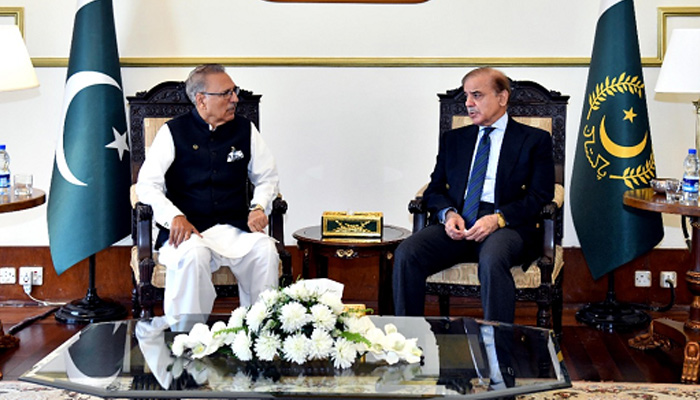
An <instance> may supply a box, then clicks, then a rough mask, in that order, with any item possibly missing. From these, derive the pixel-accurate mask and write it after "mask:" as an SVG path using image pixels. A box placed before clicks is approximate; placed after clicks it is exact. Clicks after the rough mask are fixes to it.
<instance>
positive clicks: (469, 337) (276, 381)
mask: <svg viewBox="0 0 700 400" xmlns="http://www.w3.org/2000/svg"><path fill="white" fill-rule="evenodd" d="M228 317H229V315H212V316H210V317H208V318H204V316H196V317H195V318H193V319H192V321H197V320H198V319H199V320H204V319H208V323H209V324H210V325H211V324H212V323H213V322H215V321H217V320H223V321H225V320H228ZM371 318H372V320H373V322H374V324H375V325H376V326H377V327H379V328H383V327H384V325H385V324H386V323H393V324H394V325H396V327H397V328H398V330H399V332H401V333H402V334H403V335H404V336H406V337H407V338H417V339H418V345H419V346H420V348H421V349H423V360H422V362H420V363H416V364H405V363H399V364H394V365H387V364H386V363H384V362H379V361H376V360H372V359H371V357H370V356H369V355H368V356H366V357H365V358H364V359H362V360H359V361H357V362H356V363H355V365H353V367H351V368H349V369H345V370H337V369H333V368H329V367H325V368H324V367H319V366H318V365H313V364H312V365H306V366H297V367H295V368H287V369H285V368H282V369H279V370H275V371H270V370H269V368H268V369H266V370H264V371H261V370H256V369H255V368H253V367H252V366H251V365H249V364H243V363H240V362H239V363H238V364H236V363H235V362H230V359H226V358H222V357H219V358H209V357H207V358H203V359H200V360H197V361H190V362H182V360H181V359H176V358H175V357H174V356H172V354H171V352H170V350H169V345H170V344H172V340H173V338H174V336H175V335H176V334H178V333H179V332H175V331H174V330H171V329H168V328H162V326H164V324H163V319H162V317H155V318H153V319H142V320H125V321H115V322H101V323H95V324H92V325H89V326H87V327H86V328H84V329H83V330H82V331H81V332H79V333H78V334H76V335H75V336H73V337H72V338H71V339H70V340H68V341H67V342H66V343H64V344H62V345H61V346H59V347H58V348H57V349H56V350H54V351H53V352H52V353H50V354H49V355H48V356H46V357H45V358H44V359H42V360H41V361H40V362H39V363H37V364H36V365H35V366H34V367H32V368H31V369H30V370H29V371H28V372H26V373H25V374H24V375H22V376H21V377H20V380H22V381H26V382H32V383H37V384H41V385H46V386H52V387H57V388H61V389H67V390H72V391H76V392H81V393H85V394H90V395H93V396H99V397H104V398H130V399H131V398H149V399H156V398H157V399H166V398H188V399H189V398H216V399H221V398H275V397H283V398H285V399H301V398H303V399H309V398H319V399H321V398H332V399H370V398H371V399H395V398H409V399H410V398H416V399H417V398H421V399H432V398H446V399H487V398H496V397H507V396H516V395H519V394H526V393H533V392H542V391H548V390H554V389H560V388H567V387H570V386H571V381H570V378H569V374H568V372H567V370H566V367H565V365H564V363H563V360H562V355H561V352H560V350H559V346H558V344H557V342H556V340H555V339H554V335H553V332H552V331H550V330H546V329H541V328H535V327H525V326H519V325H508V324H494V323H489V322H486V321H481V320H477V319H472V318H462V317H452V318H445V317H426V318H422V317H389V316H372V317H371ZM182 330H183V331H189V329H188V328H187V327H184V328H183V329H182Z"/></svg>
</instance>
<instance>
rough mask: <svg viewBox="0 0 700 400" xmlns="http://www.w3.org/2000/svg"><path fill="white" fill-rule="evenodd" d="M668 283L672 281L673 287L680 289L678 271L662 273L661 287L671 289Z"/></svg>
mask: <svg viewBox="0 0 700 400" xmlns="http://www.w3.org/2000/svg"><path fill="white" fill-rule="evenodd" d="M666 281H671V285H673V287H678V275H677V274H676V271H661V276H660V277H659V286H661V287H663V288H667V287H671V285H669V284H668V282H666Z"/></svg>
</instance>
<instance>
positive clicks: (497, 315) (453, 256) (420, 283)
mask: <svg viewBox="0 0 700 400" xmlns="http://www.w3.org/2000/svg"><path fill="white" fill-rule="evenodd" d="M522 251H523V240H522V238H521V237H520V235H519V234H518V233H517V232H516V231H514V230H512V229H509V228H502V229H498V230H496V231H495V232H493V233H492V234H491V235H489V236H488V237H487V238H486V239H485V240H484V241H483V242H481V243H477V242H474V241H467V240H459V241H456V240H452V239H451V238H450V237H449V236H447V234H446V233H445V227H444V225H442V224H437V225H430V226H427V227H425V228H423V229H422V230H420V231H419V232H417V233H415V234H413V235H412V236H410V237H409V238H407V239H406V240H404V241H403V242H402V243H401V244H400V245H399V247H398V248H397V249H396V253H395V255H396V258H395V261H394V272H393V283H392V285H393V296H394V309H395V311H396V315H414V316H420V315H424V313H425V281H426V279H427V278H428V277H429V276H430V275H432V274H434V273H436V272H439V271H442V270H444V269H447V268H449V267H451V266H453V265H454V264H457V263H460V262H476V261H478V263H479V281H480V283H481V304H482V307H483V309H484V319H486V320H490V321H500V322H507V323H512V322H513V320H514V319H515V282H514V281H513V276H512V275H511V273H510V268H511V267H512V266H513V265H514V264H515V262H516V261H517V260H518V259H519V258H520V255H521V253H522Z"/></svg>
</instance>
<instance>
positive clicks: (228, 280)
mask: <svg viewBox="0 0 700 400" xmlns="http://www.w3.org/2000/svg"><path fill="white" fill-rule="evenodd" d="M138 260H139V258H138V249H137V248H136V246H133V247H132V248H131V263H130V264H131V270H132V271H133V272H134V279H136V282H139V281H140V271H139V268H138V266H139V261H138ZM153 261H155V263H156V266H155V268H153V275H152V276H151V284H152V285H153V286H155V287H157V288H161V289H162V288H164V287H165V271H166V270H167V268H165V265H162V264H159V263H158V253H157V252H156V253H153ZM281 264H282V263H280V274H281V273H282V272H281V268H282V266H281ZM211 280H212V282H214V285H216V286H219V285H224V286H225V285H235V284H236V283H237V281H236V276H235V275H233V273H232V272H231V269H230V268H225V267H224V266H221V268H219V269H218V270H216V272H214V273H213V274H212V275H211Z"/></svg>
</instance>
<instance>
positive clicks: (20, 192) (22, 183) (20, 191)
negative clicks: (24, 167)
mask: <svg viewBox="0 0 700 400" xmlns="http://www.w3.org/2000/svg"><path fill="white" fill-rule="evenodd" d="M14 187H15V196H31V195H32V188H33V187H34V177H33V176H32V174H15V176H14Z"/></svg>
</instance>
